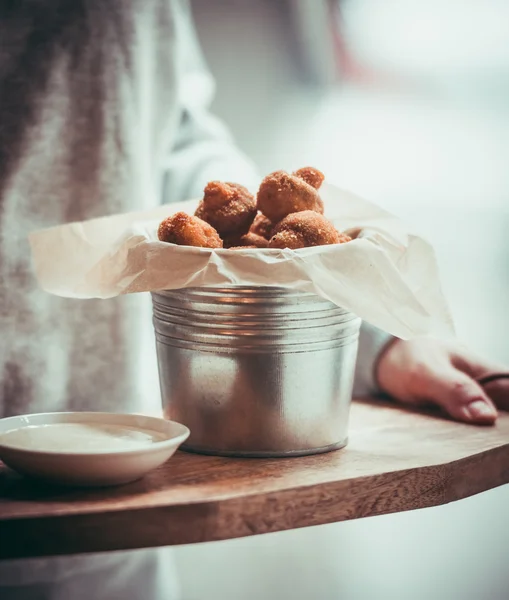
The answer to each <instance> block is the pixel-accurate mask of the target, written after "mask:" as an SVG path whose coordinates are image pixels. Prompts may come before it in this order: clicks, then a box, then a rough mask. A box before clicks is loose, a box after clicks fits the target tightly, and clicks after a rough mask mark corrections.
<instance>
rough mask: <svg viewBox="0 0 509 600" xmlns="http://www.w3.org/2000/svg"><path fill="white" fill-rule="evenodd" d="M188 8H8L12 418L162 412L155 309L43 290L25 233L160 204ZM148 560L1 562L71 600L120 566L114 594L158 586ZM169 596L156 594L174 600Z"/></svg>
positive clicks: (1, 64) (0, 259)
mask: <svg viewBox="0 0 509 600" xmlns="http://www.w3.org/2000/svg"><path fill="white" fill-rule="evenodd" d="M176 5H177V0H175V2H173V1H172V0H108V1H107V2H105V1H104V0H71V1H69V0H27V1H26V2H19V3H16V2H9V3H0V281H1V286H0V417H2V416H9V415H13V414H21V413H29V412H38V411H56V410H112V411H125V412H128V411H132V412H143V411H147V410H153V409H154V407H156V406H157V404H158V401H159V398H158V397H157V398H156V397H155V396H153V395H152V392H153V391H154V390H157V382H156V381H154V380H150V381H147V380H146V379H145V382H146V386H145V385H144V383H143V378H141V377H140V372H139V370H140V369H139V368H138V364H137V362H138V358H139V350H140V348H141V345H142V344H143V339H142V338H143V336H144V335H145V337H147V330H146V328H145V329H144V328H143V325H147V323H148V319H147V313H146V309H147V300H148V299H147V298H143V297H139V296H131V297H122V298H116V299H112V300H107V301H103V300H90V301H76V300H66V299H62V298H58V297H54V296H50V295H48V294H45V293H44V292H42V291H40V290H38V289H37V285H36V281H35V278H34V275H33V272H32V269H31V263H30V252H29V246H28V241H27V235H28V234H29V233H30V232H31V231H33V230H35V229H39V228H43V227H47V226H53V225H57V224H61V223H66V222H70V221H78V220H83V219H87V218H93V217H97V216H102V215H107V214H113V213H116V212H125V211H129V210H135V209H143V208H145V207H150V206H153V205H154V204H156V203H158V202H159V193H160V187H161V172H160V171H161V162H162V156H163V153H166V152H168V151H169V149H170V148H171V144H172V140H173V136H174V135H175V132H176V128H177V123H178V120H179V118H180V114H179V107H178V103H177V82H176V66H175V56H174V50H175V44H176V42H175V37H176V35H175V30H176V24H175V20H176V14H175V12H176V10H177V9H176V8H175V7H176ZM154 371H155V364H154ZM140 382H141V383H140ZM136 556H137V555H136ZM136 556H135V555H133V558H132V560H131V562H129V561H127V563H126V558H125V557H124V556H123V555H118V554H112V555H107V556H105V555H103V556H100V557H93V556H91V557H88V558H83V557H76V558H73V557H69V558H63V559H52V560H50V561H47V560H45V559H43V560H33V561H28V562H27V561H16V562H13V563H3V564H2V565H1V566H0V588H2V586H7V587H4V588H2V589H4V591H5V590H7V589H8V586H19V585H25V586H28V587H26V588H23V589H26V590H27V593H28V594H30V593H32V592H31V591H30V590H32V589H33V590H35V589H38V590H39V591H38V592H37V593H38V594H40V597H41V598H42V597H50V596H51V597H52V598H53V597H55V598H60V597H61V596H60V595H58V594H59V592H58V591H57V590H59V589H63V590H67V592H66V593H69V594H70V593H71V592H69V590H71V589H74V590H75V593H78V591H77V590H78V587H76V586H78V585H79V581H83V580H84V577H85V575H83V574H85V573H87V572H89V571H90V570H93V571H94V573H96V575H95V579H94V581H96V582H104V581H106V580H108V578H109V579H110V580H111V577H112V575H111V569H113V570H114V571H115V573H116V575H114V576H113V579H112V580H114V581H116V582H117V584H118V585H119V586H120V587H119V588H118V590H117V592H115V591H112V592H111V594H113V595H111V596H110V595H108V594H109V593H110V592H108V593H106V591H105V594H106V595H105V596H104V597H107V598H110V597H112V598H113V597H115V598H117V597H122V598H124V599H126V600H127V598H130V597H133V598H135V597H136V593H137V592H136V591H135V590H136V589H137V588H136V586H135V585H133V584H132V582H129V579H128V578H127V579H125V577H124V579H125V581H124V585H121V584H120V580H119V578H118V577H117V575H118V574H119V573H120V571H121V570H122V569H123V571H122V572H123V573H126V572H127V571H129V572H131V573H132V575H133V576H135V577H137V578H138V579H139V577H140V574H139V572H141V570H142V567H143V569H144V573H145V574H146V575H147V576H148V577H153V578H155V577H156V573H152V575H151V569H152V570H153V569H155V566H156V563H157V561H159V562H161V565H162V559H161V558H160V557H161V556H162V555H161V553H160V552H159V553H157V554H155V555H154V553H142V554H140V555H139V557H138V558H136ZM147 557H152V558H150V560H149V559H148V558H147ZM135 558H136V560H135ZM165 560H166V562H167V561H168V557H166V559H165ZM133 561H134V562H133ZM136 565H138V567H136ZM105 569H106V570H105ZM108 569H110V571H108ZM170 571H171V564H168V565H167V567H166V569H165V572H166V573H167V575H168V576H169V575H170ZM103 572H104V573H105V575H104V576H103V575H102V573H103ZM108 573H109V574H108ZM160 576H161V574H159V575H157V577H158V578H160ZM119 577H120V576H119ZM80 578H81V579H80ZM170 579H171V578H170ZM173 579H174V577H173ZM57 581H59V582H60V583H59V586H60V587H58V586H57V584H56V583H55V582H57ZM74 581H76V582H77V583H76V586H75V587H74V588H73V585H74V583H73V582H74ZM44 582H46V583H44ZM91 582H92V580H90V585H92V583H91ZM174 583H175V582H174ZM101 585H103V589H104V590H106V588H104V585H105V584H101ZM155 585H156V583H155V579H154V583H153V586H155ZM31 586H35V587H34V588H32V587H31ZM171 587H172V586H171V585H170V583H167V584H165V590H164V589H163V590H161V591H160V594H161V596H159V595H157V597H164V598H169V597H173V595H172V591H171V589H170V588H171ZM13 589H14V588H13ZM80 589H81V588H80ZM108 589H109V588H108ZM146 589H149V588H146ZM150 589H152V588H150ZM81 591H83V590H81ZM2 593H3V592H1V591H0V595H2ZM5 593H7V592H6V591H5ZM33 593H35V592H33ZM79 593H81V592H79ZM116 593H118V594H120V595H115V594H116ZM16 594H18V595H16ZM19 594H21V591H20V590H18V592H15V597H16V598H18V597H21V596H20V595H19ZM45 594H46V595H45ZM73 594H74V592H73ZM133 594H134V595H133ZM151 594H152V593H151ZM152 596H153V597H154V598H155V597H156V595H155V593H153V594H152ZM37 597H39V595H38V596H37ZM69 597H70V596H69ZM73 597H74V596H73ZM80 597H81V596H80ZM101 597H103V596H101Z"/></svg>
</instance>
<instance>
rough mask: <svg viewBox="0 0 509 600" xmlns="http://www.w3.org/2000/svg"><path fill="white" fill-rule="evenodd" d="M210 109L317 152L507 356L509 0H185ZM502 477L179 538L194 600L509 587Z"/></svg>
mask: <svg viewBox="0 0 509 600" xmlns="http://www.w3.org/2000/svg"><path fill="white" fill-rule="evenodd" d="M192 4H193V11H194V14H195V20H196V25H197V29H198V34H199V37H200V41H201V43H202V46H203V49H204V54H205V58H206V60H207V62H208V65H209V67H210V69H211V71H212V72H213V74H214V76H215V78H216V81H217V86H218V87H217V97H216V101H215V105H214V112H215V113H216V114H217V115H218V116H220V117H221V118H222V119H223V120H224V121H225V122H226V123H227V124H228V125H229V127H230V128H231V130H232V131H233V133H234V135H235V136H236V139H237V141H238V143H239V145H240V146H241V148H242V149H243V150H244V151H245V152H246V153H247V154H249V155H250V156H251V157H252V158H253V159H254V160H255V161H256V163H257V164H258V165H259V167H260V170H261V172H262V173H265V172H268V171H270V170H275V169H286V170H290V169H294V168H297V167H300V166H303V165H307V164H310V165H314V166H316V167H318V168H319V169H321V170H323V171H324V172H325V174H326V176H327V178H328V179H329V180H330V181H332V182H334V183H337V184H338V185H340V186H342V187H344V188H347V189H350V190H352V191H354V192H356V193H358V194H360V195H363V196H365V197H367V198H368V199H370V200H373V201H375V202H377V203H379V204H381V205H383V206H384V207H385V208H387V209H389V210H391V211H393V212H394V213H396V214H398V215H399V216H400V217H402V218H403V219H405V220H406V221H407V222H408V223H409V224H411V225H412V226H413V227H414V228H415V229H416V230H417V231H419V232H420V233H421V234H422V235H424V236H425V237H427V238H428V239H429V240H430V241H431V242H432V243H433V244H434V245H435V248H436V251H437V255H438V259H439V263H440V266H441V270H442V277H443V285H444V288H445V292H446V295H447V297H448V299H449V301H450V304H451V306H452V309H453V313H454V316H455V320H456V326H457V331H458V335H459V337H460V338H461V339H463V340H464V341H466V342H467V343H468V344H470V345H471V346H473V347H474V348H475V349H476V350H478V351H479V352H482V353H484V354H486V355H489V356H491V357H493V358H495V359H499V360H500V361H504V362H506V363H508V364H509V341H508V340H509V316H508V311H509V164H508V163H509V3H508V2H507V1H506V0H484V1H483V2H479V1H477V2H474V1H473V0H447V1H443V0H441V1H440V0H427V1H426V2H423V1H422V0H420V1H417V0H342V1H339V2H338V0H214V1H213V2H211V1H210V0H193V1H192ZM507 511H509V486H505V487H502V488H499V489H497V490H493V491H491V492H488V493H485V494H482V495H481V496H477V497H474V498H470V499H467V500H464V501H462V502H459V503H455V504H451V505H448V506H444V507H439V508H433V509H426V510H423V511H415V512H411V513H404V514H399V515H389V516H383V517H376V518H370V519H364V520H361V521H353V522H350V523H339V524H336V525H328V526H323V527H317V528H311V529H306V530H300V531H293V532H286V533H280V534H271V535H266V536H260V537H255V538H248V539H243V540H235V541H229V542H222V543H216V544H213V545H201V546H189V547H182V548H179V549H178V550H177V559H178V563H179V566H180V568H181V572H182V577H183V584H184V592H185V599H186V600H216V599H218V600H219V599H222V600H241V599H242V600H251V599H252V600H255V599H256V600H259V599H263V600H273V599H274V600H276V599H277V600H286V599H287V598H288V599H290V598H291V599H292V600H301V599H302V600H303V599H311V598H312V599H313V600H333V599H341V600H378V599H382V600H385V599H393V600H400V599H401V600H409V599H412V600H421V599H422V600H428V599H433V600H456V599H458V600H460V599H461V600H507V599H508V598H509V570H508V569H507V556H509V520H508V518H507V515H506V512H507Z"/></svg>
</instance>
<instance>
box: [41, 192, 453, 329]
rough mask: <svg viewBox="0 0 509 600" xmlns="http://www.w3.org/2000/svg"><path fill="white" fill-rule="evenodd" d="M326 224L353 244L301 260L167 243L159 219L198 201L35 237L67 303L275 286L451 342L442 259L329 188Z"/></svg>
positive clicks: (48, 274) (368, 207)
mask: <svg viewBox="0 0 509 600" xmlns="http://www.w3.org/2000/svg"><path fill="white" fill-rule="evenodd" d="M320 194H321V196H322V199H323V200H324V204H325V215H326V216H327V217H328V218H329V219H330V220H331V221H333V222H334V224H335V225H336V227H337V228H338V229H339V230H341V231H345V230H350V229H354V230H360V233H359V235H358V237H357V238H356V239H354V240H353V241H351V242H348V243H346V244H339V245H331V246H317V247H313V248H303V249H301V250H276V249H257V250H250V249H246V250H235V251H233V250H227V249H220V250H216V249H214V250H212V249H208V248H191V247H188V246H176V245H173V244H167V243H164V242H160V241H159V240H158V239H157V227H158V225H159V223H160V221H161V220H162V219H164V218H165V217H167V216H168V215H170V214H173V213H175V212H178V211H180V210H183V211H185V212H187V213H189V214H193V212H194V210H195V207H196V205H197V202H198V201H188V202H181V203H179V204H171V205H165V206H161V207H158V208H157V209H155V210H152V211H145V212H135V213H129V214H123V215H114V216H111V217H104V218H101V219H93V220H90V221H84V222H81V223H71V224H68V225H62V226H58V227H53V228H51V229H46V230H42V231H37V232H35V233H32V234H31V236H30V244H31V247H32V254H33V262H34V266H35V271H36V275H37V278H38V281H39V285H40V286H41V287H42V288H43V289H44V290H46V291H47V292H50V293H52V294H56V295H59V296H65V297H68V298H104V299H106V298H112V297H114V296H118V295H120V294H129V293H134V292H146V291H155V290H162V289H178V288H186V287H200V286H228V285H270V286H283V287H291V288H293V289H299V290H303V291H308V292H314V293H316V294H319V295H320V296H323V297H324V298H327V299H329V300H331V301H332V302H334V303H335V304H337V305H338V306H342V307H343V308H345V309H348V310H350V311H352V312H354V313H356V314H357V315H358V316H359V317H361V318H363V319H364V320H366V321H368V322H370V323H372V324H373V325H375V326H377V327H379V328H380V329H383V330H385V331H387V332H389V333H391V334H393V335H396V336H398V337H401V338H404V339H407V338H411V337H415V336H419V335H437V336H440V337H444V336H445V337H447V336H449V335H451V334H452V333H453V325H452V319H451V316H450V313H449V309H448V307H447V303H446V301H445V299H444V296H443V294H442V291H441V288H440V283H439V275H438V268H437V263H436V259H435V254H434V251H433V249H432V248H431V246H430V245H429V244H428V243H427V242H426V241H425V240H424V239H422V238H421V237H419V236H417V235H415V234H412V233H411V232H410V231H409V230H408V229H407V227H405V225H404V224H403V223H402V222H401V221H400V220H398V219H397V218H396V217H394V216H393V215H391V214H390V213H388V212H386V211H384V210H382V209H381V208H379V207H378V206H376V205H374V204H372V203H371V202H368V201H366V200H363V199H361V198H359V197H357V196H355V195H354V194H351V193H350V192H346V191H344V190H341V189H338V188H336V187H334V186H332V185H327V184H324V185H323V186H322V188H321V189H320Z"/></svg>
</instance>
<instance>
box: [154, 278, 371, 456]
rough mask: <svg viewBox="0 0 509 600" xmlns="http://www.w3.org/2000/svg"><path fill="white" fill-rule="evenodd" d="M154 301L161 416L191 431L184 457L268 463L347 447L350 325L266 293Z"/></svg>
mask: <svg viewBox="0 0 509 600" xmlns="http://www.w3.org/2000/svg"><path fill="white" fill-rule="evenodd" d="M152 300H153V307H154V327H155V333H156V344H157V357H158V363H159V378H160V383H161V392H162V398H163V405H164V410H165V415H166V416H167V418H170V419H173V420H175V421H179V422H181V423H183V424H185V425H187V427H189V429H190V430H191V435H190V437H189V438H188V440H187V442H186V443H185V444H184V445H183V446H182V448H183V449H185V450H189V451H193V452H199V453H203V454H216V455H223V456H253V457H254V456H258V457H264V456H271V457H276V456H290V455H305V454H316V453H320V452H327V451H329V450H333V449H336V448H341V447H342V446H344V445H345V444H346V442H347V429H348V413H349V408H350V401H351V394H352V386H353V377H354V370H355V361H356V355H357V340H358V335H359V327H360V319H359V318H358V317H356V316H355V315H353V314H352V313H349V312H347V311H345V310H343V309H341V308H338V307H337V306H336V305H335V304H332V303H331V302H329V301H327V300H324V299H322V298H320V297H318V296H315V295H313V294H308V293H303V292H296V291H293V290H288V289H282V288H272V287H249V288H247V287H232V288H193V289H184V290H176V291H164V292H157V293H153V294H152Z"/></svg>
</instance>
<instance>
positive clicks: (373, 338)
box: [353, 323, 394, 398]
mask: <svg viewBox="0 0 509 600" xmlns="http://www.w3.org/2000/svg"><path fill="white" fill-rule="evenodd" d="M393 339H394V338H393V337H392V336H391V335H390V334H388V333H385V332H384V331H382V330H380V329H377V328H376V327H373V325H369V323H363V324H362V327H361V332H360V335H359V351H358V354H357V365H356V368H355V380H354V388H353V395H354V397H357V398H361V397H365V396H374V395H376V394H380V388H379V387H378V384H377V382H376V380H375V366H376V362H377V360H378V357H379V355H380V352H382V351H383V349H384V348H385V347H386V346H387V344H388V343H389V342H390V341H391V340H393Z"/></svg>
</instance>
